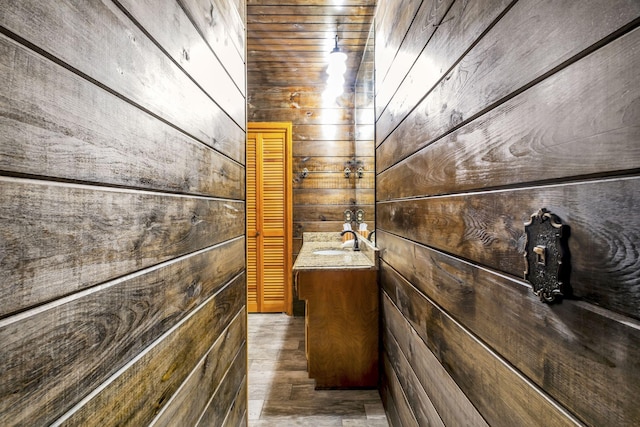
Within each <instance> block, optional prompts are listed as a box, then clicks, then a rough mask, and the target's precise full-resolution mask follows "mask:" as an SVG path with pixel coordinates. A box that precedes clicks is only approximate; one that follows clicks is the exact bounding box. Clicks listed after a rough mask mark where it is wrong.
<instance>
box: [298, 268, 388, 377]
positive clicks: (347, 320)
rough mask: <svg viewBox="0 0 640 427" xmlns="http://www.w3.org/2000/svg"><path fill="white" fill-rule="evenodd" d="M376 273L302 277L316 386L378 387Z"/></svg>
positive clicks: (358, 271)
mask: <svg viewBox="0 0 640 427" xmlns="http://www.w3.org/2000/svg"><path fill="white" fill-rule="evenodd" d="M377 273H378V272H377V271H376V270H373V269H345V270H311V271H301V272H300V273H299V275H298V279H297V280H298V295H299V297H300V299H304V300H305V301H306V314H305V325H306V334H305V348H306V352H307V366H308V371H309V377H310V378H314V379H315V380H316V388H317V389H322V388H368V387H377V385H378V354H379V338H378V336H379V334H378V331H379V323H378V322H379V316H378V310H379V307H378V298H379V291H378V285H377Z"/></svg>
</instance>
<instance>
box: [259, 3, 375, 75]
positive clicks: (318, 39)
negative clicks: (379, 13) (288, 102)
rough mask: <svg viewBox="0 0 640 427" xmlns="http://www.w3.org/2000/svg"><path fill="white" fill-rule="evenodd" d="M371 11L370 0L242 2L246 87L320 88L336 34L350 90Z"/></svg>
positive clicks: (371, 18) (371, 19) (373, 5)
mask: <svg viewBox="0 0 640 427" xmlns="http://www.w3.org/2000/svg"><path fill="white" fill-rule="evenodd" d="M374 11H375V0H248V1H247V83H248V85H249V86H309V85H323V84H324V82H325V80H326V73H325V71H326V68H327V59H328V56H329V52H331V50H332V49H333V47H334V44H335V36H336V34H337V35H338V47H339V48H340V50H342V51H343V52H345V53H346V54H347V55H348V59H347V72H346V74H345V87H349V86H352V85H353V83H354V81H355V77H356V73H357V71H358V66H359V65H360V60H361V58H362V52H363V51H364V48H365V44H366V41H367V36H368V34H369V29H370V27H371V22H372V21H373V14H374Z"/></svg>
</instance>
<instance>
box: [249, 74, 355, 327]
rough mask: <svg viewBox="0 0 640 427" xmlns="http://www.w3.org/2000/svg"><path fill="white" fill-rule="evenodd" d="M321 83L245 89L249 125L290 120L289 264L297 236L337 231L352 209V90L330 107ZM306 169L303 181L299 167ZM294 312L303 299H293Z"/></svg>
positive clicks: (256, 85) (253, 85)
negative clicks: (346, 171)
mask: <svg viewBox="0 0 640 427" xmlns="http://www.w3.org/2000/svg"><path fill="white" fill-rule="evenodd" d="M323 91H324V83H323V82H320V83H319V84H317V85H313V86H312V85H309V86H305V87H290V86H273V85H263V84H260V83H259V82H256V83H252V80H251V78H250V79H249V82H248V87H247V93H248V96H247V100H248V110H247V115H248V118H249V121H251V122H253V121H262V122H276V121H281V122H291V123H292V128H293V138H292V144H293V145H292V155H293V260H294V262H295V259H296V257H297V254H298V252H299V250H300V247H301V246H302V233H304V232H309V231H340V230H342V224H343V223H344V221H343V212H344V211H345V210H346V209H350V210H352V211H355V210H356V209H357V208H358V207H357V204H356V189H355V181H356V179H357V178H356V177H355V176H354V175H355V174H352V175H351V177H349V178H345V177H344V173H343V171H344V169H345V167H347V166H349V167H350V168H351V169H353V167H352V164H353V162H354V159H355V144H354V118H353V114H354V108H353V107H354V103H353V102H354V90H353V87H352V88H348V89H346V90H345V94H343V95H342V96H341V97H340V98H338V101H337V102H336V103H335V105H331V106H326V105H323V100H322V92H323ZM305 168H306V169H307V170H308V171H309V173H308V175H307V177H306V178H303V177H302V171H303V169H305ZM293 304H294V307H293V310H294V314H295V315H300V314H302V313H303V310H304V301H299V300H294V302H293Z"/></svg>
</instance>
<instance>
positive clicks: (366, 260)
mask: <svg viewBox="0 0 640 427" xmlns="http://www.w3.org/2000/svg"><path fill="white" fill-rule="evenodd" d="M351 236H353V235H351ZM341 245H342V236H340V233H304V234H303V236H302V248H301V249H300V253H298V257H297V258H296V262H295V263H294V264H293V271H294V272H296V271H304V270H322V269H373V270H375V269H377V268H378V249H377V248H375V247H374V246H373V244H372V243H371V242H369V241H368V240H366V239H364V238H362V237H361V236H360V237H359V245H360V248H361V250H360V251H354V250H353V246H352V245H349V247H348V248H341ZM321 250H338V251H340V252H341V253H340V254H337V255H319V254H315V253H314V252H316V251H321Z"/></svg>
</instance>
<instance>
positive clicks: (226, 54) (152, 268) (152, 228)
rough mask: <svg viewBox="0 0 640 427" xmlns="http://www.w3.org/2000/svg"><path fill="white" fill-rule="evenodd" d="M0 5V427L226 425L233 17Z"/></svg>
mask: <svg viewBox="0 0 640 427" xmlns="http://www.w3.org/2000/svg"><path fill="white" fill-rule="evenodd" d="M2 3H3V4H2V7H1V8H0V75H1V77H2V78H0V93H1V94H2V95H1V96H0V188H1V190H0V343H1V345H0V371H1V372H2V378H1V379H0V424H1V425H3V426H12V425H49V424H54V425H82V426H90V425H100V426H108V425H132V426H141V425H150V424H153V425H184V426H191V425H225V424H226V425H238V424H243V423H244V422H245V421H246V419H247V398H246V307H245V305H246V290H245V288H246V275H245V262H244V254H245V238H244V233H245V230H244V216H245V204H244V199H245V171H244V163H245V126H246V125H245V123H246V96H245V94H246V83H245V62H244V51H245V48H244V43H245V24H244V13H245V11H244V2H241V1H227V0H213V1H204V0H158V1H155V2H150V1H135V0H118V1H111V0H101V1H100V0H99V1H90V2H86V1H71V0H60V1H55V2H48V1H47V2H41V1H35V0H24V1H19V2H2ZM218 24H219V25H218ZM227 40H231V41H232V42H231V43H227Z"/></svg>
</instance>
